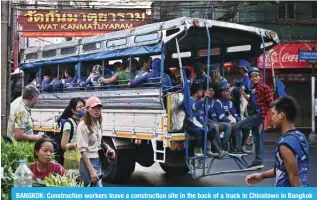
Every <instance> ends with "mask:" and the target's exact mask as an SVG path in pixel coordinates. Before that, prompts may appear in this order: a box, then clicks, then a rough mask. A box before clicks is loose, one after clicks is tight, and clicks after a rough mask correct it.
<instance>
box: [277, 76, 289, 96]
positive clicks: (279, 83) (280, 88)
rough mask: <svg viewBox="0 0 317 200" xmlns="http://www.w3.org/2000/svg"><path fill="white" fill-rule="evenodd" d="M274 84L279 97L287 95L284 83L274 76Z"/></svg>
mask: <svg viewBox="0 0 317 200" xmlns="http://www.w3.org/2000/svg"><path fill="white" fill-rule="evenodd" d="M275 84H276V91H277V94H278V96H279V97H287V94H286V92H285V85H284V84H283V82H282V81H281V80H280V79H278V78H276V77H275Z"/></svg>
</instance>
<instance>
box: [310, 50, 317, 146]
mask: <svg viewBox="0 0 317 200" xmlns="http://www.w3.org/2000/svg"><path fill="white" fill-rule="evenodd" d="M312 51H313V52H314V51H315V47H312ZM315 64H316V63H312V77H311V102H312V104H311V105H312V108H311V110H312V112H311V113H312V115H311V123H312V124H311V127H312V131H311V133H310V134H309V141H310V143H316V139H317V136H316V127H315V83H316V82H315Z"/></svg>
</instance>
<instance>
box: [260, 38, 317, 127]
mask: <svg viewBox="0 0 317 200" xmlns="http://www.w3.org/2000/svg"><path fill="white" fill-rule="evenodd" d="M312 46H315V47H317V43H283V44H281V45H279V46H276V47H275V48H274V49H273V50H274V52H272V54H271V59H270V56H269V53H267V54H266V69H267V70H266V82H267V83H268V84H269V85H271V84H272V80H273V79H272V71H271V67H272V64H273V67H274V71H275V75H276V77H278V78H279V79H280V80H281V81H282V82H283V83H284V84H285V87H286V93H287V94H288V95H289V96H293V97H294V98H295V99H296V100H297V101H298V104H299V111H300V112H299V115H298V117H297V119H296V121H295V125H296V126H297V127H303V128H304V127H305V128H306V127H307V128H310V127H311V73H312V70H311V64H309V63H307V62H306V61H301V60H298V50H299V49H301V50H311V47H312ZM262 61H263V57H262V56H260V57H259V60H258V66H259V68H260V69H262V70H263V62H262Z"/></svg>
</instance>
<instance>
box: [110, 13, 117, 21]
mask: <svg viewBox="0 0 317 200" xmlns="http://www.w3.org/2000/svg"><path fill="white" fill-rule="evenodd" d="M109 15H112V21H114V22H115V21H116V14H115V13H108V16H109Z"/></svg>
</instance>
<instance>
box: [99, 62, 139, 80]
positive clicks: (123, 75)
mask: <svg viewBox="0 0 317 200" xmlns="http://www.w3.org/2000/svg"><path fill="white" fill-rule="evenodd" d="M129 63H130V60H128V61H127V62H125V63H124V66H126V68H125V70H123V71H119V72H118V73H116V74H115V75H114V76H113V77H111V78H104V77H101V78H100V80H99V81H100V82H101V83H103V84H104V85H109V84H115V83H118V84H119V85H125V84H127V83H129V81H130V80H131V79H134V77H135V72H136V67H137V65H138V64H139V62H138V61H137V60H136V59H134V58H132V60H131V73H129Z"/></svg>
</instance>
